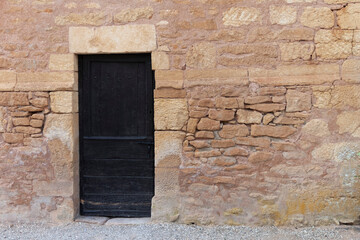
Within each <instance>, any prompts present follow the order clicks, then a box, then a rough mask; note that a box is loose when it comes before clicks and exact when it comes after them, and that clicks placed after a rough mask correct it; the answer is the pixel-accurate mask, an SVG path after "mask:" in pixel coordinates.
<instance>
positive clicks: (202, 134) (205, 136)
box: [195, 131, 215, 139]
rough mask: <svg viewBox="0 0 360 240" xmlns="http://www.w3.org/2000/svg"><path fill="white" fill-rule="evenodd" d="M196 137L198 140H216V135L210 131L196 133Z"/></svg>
mask: <svg viewBox="0 0 360 240" xmlns="http://www.w3.org/2000/svg"><path fill="white" fill-rule="evenodd" d="M195 137H196V138H197V139H213V138H215V136H214V133H213V132H209V131H199V132H196V133H195Z"/></svg>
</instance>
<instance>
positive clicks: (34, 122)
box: [30, 119, 43, 128]
mask: <svg viewBox="0 0 360 240" xmlns="http://www.w3.org/2000/svg"><path fill="white" fill-rule="evenodd" d="M30 126H32V127H37V128H41V127H42V126H43V120H38V119H31V120H30Z"/></svg>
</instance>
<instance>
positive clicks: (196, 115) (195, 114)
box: [189, 110, 208, 118]
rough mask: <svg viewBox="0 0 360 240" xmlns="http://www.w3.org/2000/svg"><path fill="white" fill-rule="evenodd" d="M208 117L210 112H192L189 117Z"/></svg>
mask: <svg viewBox="0 0 360 240" xmlns="http://www.w3.org/2000/svg"><path fill="white" fill-rule="evenodd" d="M207 115H208V110H190V113H189V116H190V117H192V118H203V117H206V116H207Z"/></svg>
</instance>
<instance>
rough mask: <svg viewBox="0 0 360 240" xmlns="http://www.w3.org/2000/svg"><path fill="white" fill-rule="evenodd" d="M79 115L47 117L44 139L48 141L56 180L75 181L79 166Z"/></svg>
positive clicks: (50, 115) (52, 115)
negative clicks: (75, 170)
mask: <svg viewBox="0 0 360 240" xmlns="http://www.w3.org/2000/svg"><path fill="white" fill-rule="evenodd" d="M78 136H79V133H78V115H77V114H49V115H47V116H46V120H45V126H44V137H45V138H46V139H47V141H48V147H49V151H50V163H51V164H52V166H53V167H54V175H55V178H56V179H58V180H61V181H66V180H69V181H73V177H74V174H75V172H74V168H75V166H76V164H77V144H78Z"/></svg>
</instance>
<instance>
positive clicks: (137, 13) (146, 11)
mask: <svg viewBox="0 0 360 240" xmlns="http://www.w3.org/2000/svg"><path fill="white" fill-rule="evenodd" d="M153 14H154V10H153V8H152V7H144V8H134V9H124V10H121V12H119V13H116V14H115V15H114V22H115V23H128V22H134V21H136V20H139V19H150V18H151V17H152V16H153Z"/></svg>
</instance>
